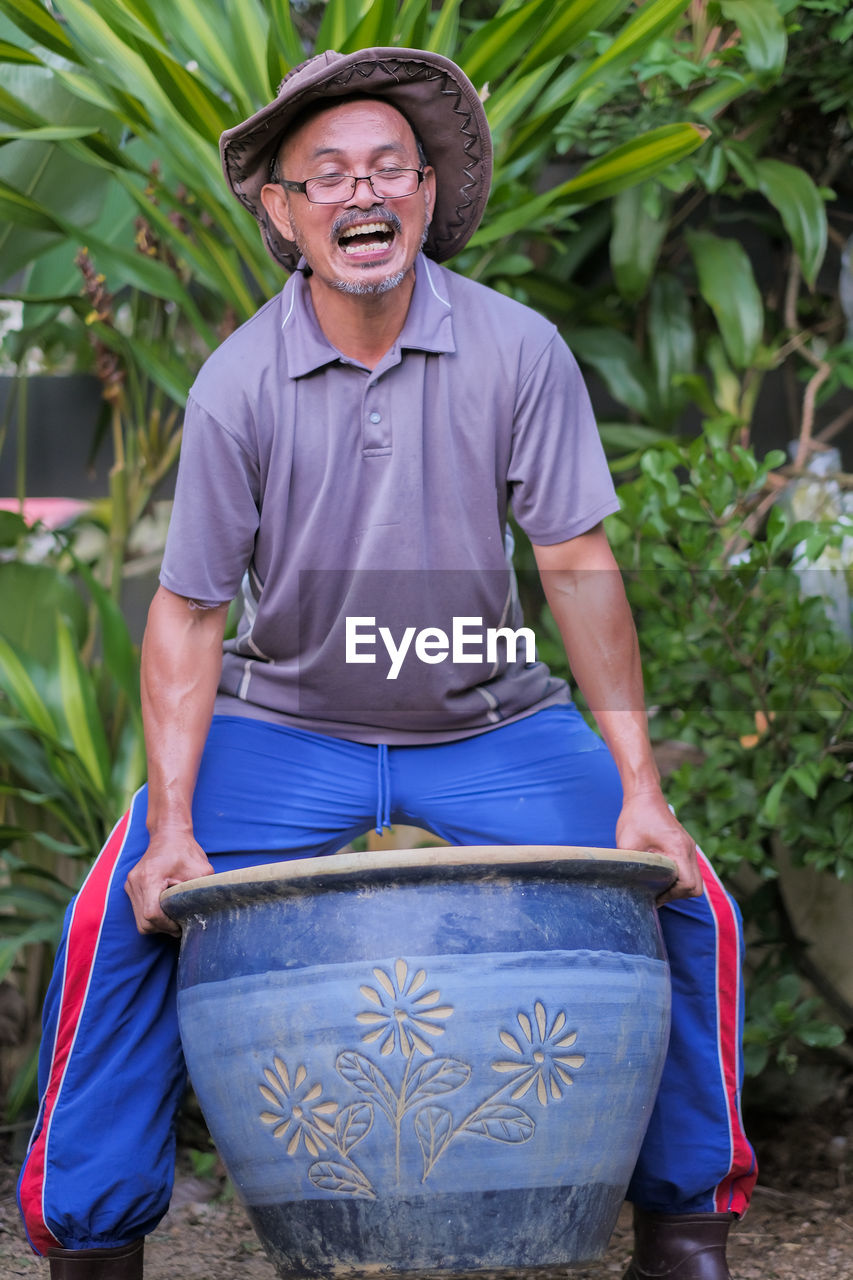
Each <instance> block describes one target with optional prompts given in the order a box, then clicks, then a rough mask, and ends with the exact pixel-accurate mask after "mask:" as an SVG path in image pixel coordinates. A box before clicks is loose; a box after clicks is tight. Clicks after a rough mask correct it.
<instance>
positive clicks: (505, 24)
mask: <svg viewBox="0 0 853 1280" xmlns="http://www.w3.org/2000/svg"><path fill="white" fill-rule="evenodd" d="M551 8H552V6H551V0H524V3H523V4H520V5H518V6H516V7H515V8H513V9H509V10H508V8H507V6H506V5H505V4H504V5H501V7H500V9H499V10H498V12H497V13H496V15H495V17H494V18H492V20H491V21H490V22H484V23H483V24H482V26H480V27H478V28H477V29H476V30H475V31H474V32H473V34H472V35H470V36H469V37H468V39H467V40H466V41H465V43H464V44H463V46H462V48H461V50H460V51H459V53H458V55H457V61H458V62H459V65H460V66H461V67H462V68H463V70H464V71H465V73H466V74H467V76H468V78H469V79H470V80H471V81H472V82H473V83H474V84H475V85H481V84H483V83H485V82H487V81H491V80H495V79H497V77H498V76H500V75H502V74H503V72H504V71H506V70H507V68H508V67H511V66H513V65H514V64H516V65H517V63H518V55H519V50H520V49H523V48H524V46H525V45H526V44H527V42H528V40H529V39H530V37H531V35H533V34H534V33H535V32H537V31H538V30H539V28H540V26H541V25H542V21H543V18H544V17H545V16H546V15H547V14H548V13H549V11H550V10H551ZM548 56H549V58H551V57H553V56H554V54H553V52H551V53H550V54H549V55H548Z"/></svg>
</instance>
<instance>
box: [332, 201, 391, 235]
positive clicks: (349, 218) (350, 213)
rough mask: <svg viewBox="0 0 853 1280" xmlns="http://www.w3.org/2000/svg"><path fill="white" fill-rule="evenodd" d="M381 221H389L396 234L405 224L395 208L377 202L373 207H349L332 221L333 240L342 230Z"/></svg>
mask: <svg viewBox="0 0 853 1280" xmlns="http://www.w3.org/2000/svg"><path fill="white" fill-rule="evenodd" d="M380 221H381V222H387V223H388V226H389V227H390V228H391V230H392V231H393V232H395V233H396V234H399V232H401V231H402V229H403V224H402V222H401V221H400V219H399V218H398V216H397V214H396V213H394V211H393V209H386V208H385V206H384V205H381V204H377V205H374V206H373V208H372V209H348V210H347V211H346V212H345V213H342V214H341V215H340V217H338V218H336V219H335V221H334V222H333V223H332V229H331V232H330V234H331V237H332V239H333V240H337V238H338V237H339V236H340V234H341V232H342V231H346V230H348V229H349V228H350V227H357V226H358V225H359V224H361V223H367V222H380Z"/></svg>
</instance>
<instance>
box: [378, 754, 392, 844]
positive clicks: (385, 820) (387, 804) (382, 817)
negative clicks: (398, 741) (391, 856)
mask: <svg viewBox="0 0 853 1280" xmlns="http://www.w3.org/2000/svg"><path fill="white" fill-rule="evenodd" d="M378 750H379V754H378V755H377V757H376V834H377V835H378V836H381V835H382V830H383V828H384V827H390V826H391V767H390V765H389V763H388V747H387V745H386V744H385V743H384V742H380V743H379V749H378Z"/></svg>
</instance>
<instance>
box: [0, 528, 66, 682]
mask: <svg viewBox="0 0 853 1280" xmlns="http://www.w3.org/2000/svg"><path fill="white" fill-rule="evenodd" d="M4 514H5V513H4ZM0 599H2V600H3V609H2V614H0V635H2V636H3V637H4V638H5V639H6V640H7V641H8V642H9V644H10V645H12V647H13V648H14V649H16V650H17V651H18V652H19V653H25V654H27V656H28V658H31V659H32V660H33V661H34V662H36V663H38V664H39V665H40V666H42V667H45V668H50V667H52V666H53V665H54V664H55V662H56V620H57V618H66V619H67V620H68V622H69V623H70V624H71V626H72V628H73V631H74V636H75V639H76V643H77V644H78V645H80V644H82V643H83V639H84V637H85V635H86V629H87V621H86V605H85V603H84V601H83V600H82V598H81V596H80V593H79V592H78V591H77V590H76V589H75V587H74V584H73V583H72V582H71V580H70V579H69V578H68V577H67V576H66V575H65V574H64V573H61V572H60V571H59V570H58V569H55V568H54V567H53V566H52V565H47V564H26V563H23V562H22V561H19V560H7V561H5V562H2V563H0Z"/></svg>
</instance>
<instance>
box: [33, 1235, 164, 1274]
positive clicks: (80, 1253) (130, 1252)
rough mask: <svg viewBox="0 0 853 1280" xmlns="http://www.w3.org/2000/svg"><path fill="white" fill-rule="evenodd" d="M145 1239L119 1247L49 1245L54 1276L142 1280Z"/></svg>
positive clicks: (51, 1271) (49, 1256) (51, 1270)
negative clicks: (58, 1247)
mask: <svg viewBox="0 0 853 1280" xmlns="http://www.w3.org/2000/svg"><path fill="white" fill-rule="evenodd" d="M144 1243H145V1241H144V1240H134V1241H133V1243H132V1244H123V1245H120V1246H119V1247H118V1248H117V1249H49V1250H48V1254H47V1256H48V1259H49V1261H50V1280H142V1248H143V1245H144Z"/></svg>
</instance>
